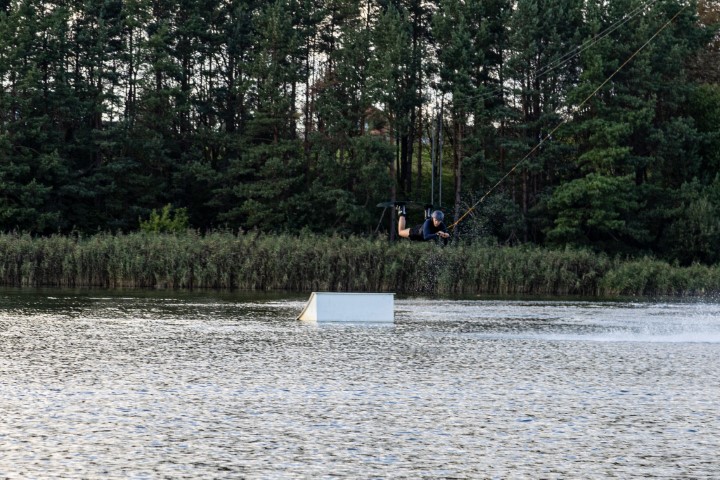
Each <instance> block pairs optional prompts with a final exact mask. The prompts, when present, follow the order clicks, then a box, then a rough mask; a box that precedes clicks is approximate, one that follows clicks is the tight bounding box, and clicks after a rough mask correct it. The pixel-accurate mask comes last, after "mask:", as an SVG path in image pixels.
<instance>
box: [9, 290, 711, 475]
mask: <svg viewBox="0 0 720 480" xmlns="http://www.w3.org/2000/svg"><path fill="white" fill-rule="evenodd" d="M304 300H305V298H297V297H295V298H283V297H255V298H253V297H244V296H233V295H211V294H202V295H198V294H177V295H176V294H167V293H163V292H152V293H151V292H142V293H132V294H125V295H122V294H108V293H101V294H98V293H93V292H81V293H76V292H71V293H67V292H49V293H48V292H43V293H42V294H41V295H36V294H28V293H27V292H17V291H8V292H0V305H1V306H0V400H1V403H0V408H1V409H2V418H3V421H2V422H1V423H0V476H2V477H10V478H18V477H31V478H40V477H42V478H48V477H49V478H100V477H102V478H128V477H132V478H158V477H160V478H162V477H168V478H327V477H346V478H448V477H451V478H540V477H542V478H600V477H613V476H615V477H624V478H627V477H639V476H646V477H667V478H682V477H687V478H712V477H713V476H715V475H716V473H717V467H718V464H717V460H716V451H717V450H718V447H719V446H720V445H718V443H720V441H719V440H718V439H719V438H720V436H718V431H719V429H720V410H719V409H718V407H717V398H718V394H720V388H719V387H718V386H717V377H718V373H720V372H719V371H718V370H719V367H718V366H719V365H720V362H719V360H720V344H719V342H718V339H719V338H720V335H718V333H719V330H718V329H719V323H720V315H719V313H720V306H719V305H718V304H713V303H708V302H706V303H672V302H664V303H641V302H634V303H633V302H624V303H623V302H615V303H600V302H540V301H532V302H526V301H494V300H493V301H448V300H436V299H427V300H426V299H398V301H397V302H396V310H397V313H396V322H395V324H394V325H391V326H382V325H347V324H322V325H308V324H303V323H300V322H296V321H295V320H294V318H295V316H296V315H297V314H298V313H299V311H300V310H301V308H302V306H303V303H304Z"/></svg>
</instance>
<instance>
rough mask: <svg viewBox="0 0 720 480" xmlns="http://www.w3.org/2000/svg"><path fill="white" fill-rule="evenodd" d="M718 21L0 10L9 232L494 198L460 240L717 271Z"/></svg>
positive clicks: (645, 10)
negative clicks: (436, 170)
mask: <svg viewBox="0 0 720 480" xmlns="http://www.w3.org/2000/svg"><path fill="white" fill-rule="evenodd" d="M719 11H720V7H718V6H717V2H709V1H708V2H700V4H697V3H695V2H692V1H691V2H680V1H666V0H645V1H636V0H613V1H612V2H591V1H583V0H516V1H510V0H427V1H421V0H275V1H266V0H242V1H234V0H125V1H122V0H104V1H81V0H62V1H59V0H58V1H42V2H41V1H37V0H0V87H1V90H0V230H4V231H20V232H29V233H31V234H40V235H47V234H55V233H70V232H80V233H88V232H98V231H124V232H130V231H133V230H136V229H138V227H139V223H140V220H142V219H147V218H148V216H149V215H150V213H151V211H153V210H155V209H158V210H159V209H161V208H162V207H163V206H165V205H172V206H173V207H174V208H176V209H184V210H182V212H183V215H185V214H187V218H188V221H189V226H190V227H192V228H195V229H198V230H200V231H208V230H210V229H218V228H220V229H223V228H228V229H233V230H237V229H242V230H246V231H247V230H252V229H258V230H260V231H265V232H286V233H289V232H298V231H301V230H303V229H309V230H311V231H314V232H318V233H324V234H327V233H331V232H332V233H342V234H346V233H355V234H365V233H369V232H372V231H374V230H376V227H377V226H378V222H379V219H380V213H381V212H380V210H379V209H377V208H375V204H376V203H377V202H380V201H384V200H387V199H390V198H409V199H415V200H420V201H429V200H430V199H434V200H435V203H436V204H438V203H442V206H443V208H445V210H446V211H447V212H448V214H449V217H450V218H453V217H454V218H458V217H459V216H460V215H461V214H463V213H465V212H466V211H467V210H468V209H469V208H470V206H472V205H474V204H475V202H476V201H477V200H479V199H480V198H482V197H483V195H484V194H485V193H486V192H488V191H489V190H491V189H492V187H493V186H494V185H496V184H497V183H498V182H499V181H500V180H501V179H503V180H502V181H501V182H500V183H499V185H498V187H497V188H494V189H492V193H491V194H490V195H488V196H487V198H486V199H485V200H484V201H483V202H481V203H480V204H478V205H477V208H475V209H474V210H472V212H471V215H468V216H467V217H466V219H464V220H463V222H462V223H460V224H459V226H458V227H457V228H456V229H455V233H456V234H457V236H458V237H459V239H470V240H474V239H478V238H480V239H483V240H484V241H489V242H491V243H502V244H507V243H514V242H517V243H534V244H538V245H547V246H564V245H571V246H578V247H591V248H594V249H597V250H600V251H604V252H608V253H610V254H623V255H624V254H627V255H644V254H653V255H656V256H660V257H662V258H664V259H668V260H672V261H678V262H680V263H681V264H690V263H692V262H705V263H714V262H717V261H718V260H720V176H718V173H719V172H720V84H719V82H720V74H719V73H718V65H720V55H719V54H718V41H717V36H716V32H717V30H716V28H715V25H716V24H717V22H718V12H719ZM646 42H649V43H647V46H646V47H645V48H643V49H641V47H642V46H643V45H644V44H646ZM627 60H630V61H629V62H627V64H625V62H626V61H627ZM621 67H622V68H621ZM604 82H605V83H604ZM598 88H599V90H598V91H597V93H595V94H593V92H595V90H596V89H598ZM542 140H544V141H542ZM541 141H542V143H540V142H541ZM538 144H540V146H539V148H535V149H534V147H536V146H538ZM440 147H442V148H440ZM441 158H442V162H443V168H442V172H441V173H442V178H443V182H442V183H440V182H434V183H435V189H433V191H432V192H431V184H432V182H431V177H434V176H431V164H432V162H431V159H435V160H437V161H439V160H440V159H441ZM513 167H515V168H513ZM508 172H511V173H510V174H509V175H507V177H506V178H504V177H505V175H506V174H508ZM439 185H442V187H443V188H442V195H443V197H442V198H441V197H440V190H439ZM385 219H386V220H387V216H386V217H385ZM391 225H392V224H391V223H390V222H384V223H383V224H382V226H381V227H382V228H383V229H388V228H389V226H391Z"/></svg>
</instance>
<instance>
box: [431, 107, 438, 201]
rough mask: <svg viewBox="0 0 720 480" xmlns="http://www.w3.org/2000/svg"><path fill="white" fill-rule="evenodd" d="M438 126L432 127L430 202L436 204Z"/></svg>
mask: <svg viewBox="0 0 720 480" xmlns="http://www.w3.org/2000/svg"><path fill="white" fill-rule="evenodd" d="M435 111H436V112H437V103H435ZM436 134H437V127H436V126H435V125H433V128H432V152H431V153H430V165H431V166H430V203H431V204H433V205H435V154H436V151H437V137H436Z"/></svg>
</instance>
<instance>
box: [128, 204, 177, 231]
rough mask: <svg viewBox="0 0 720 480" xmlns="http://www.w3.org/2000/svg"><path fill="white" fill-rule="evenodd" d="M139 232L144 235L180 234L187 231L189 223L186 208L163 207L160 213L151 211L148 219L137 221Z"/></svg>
mask: <svg viewBox="0 0 720 480" xmlns="http://www.w3.org/2000/svg"><path fill="white" fill-rule="evenodd" d="M139 222H140V230H141V231H143V232H145V233H181V232H184V231H186V230H187V229H188V227H189V221H188V214H187V209H186V208H173V206H172V205H170V204H167V205H165V206H164V207H163V208H162V210H161V211H160V212H158V211H156V210H153V211H152V212H150V218H148V219H147V220H142V219H140V220H139Z"/></svg>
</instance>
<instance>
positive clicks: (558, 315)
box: [398, 299, 720, 343]
mask: <svg viewBox="0 0 720 480" xmlns="http://www.w3.org/2000/svg"><path fill="white" fill-rule="evenodd" d="M398 309H399V310H400V312H399V315H398V317H399V318H400V319H407V320H408V322H409V323H418V324H426V325H429V326H432V328H431V330H432V331H435V332H437V333H440V332H438V330H440V331H443V334H445V335H447V334H450V335H452V334H454V333H456V334H462V335H471V336H476V337H481V338H503V339H508V338H517V339H530V340H547V341H589V342H648V343H652V342H654V343H658V342H665V343H720V304H718V303H708V302H699V301H698V302H691V301H679V302H675V303H670V302H662V303H657V302H651V301H648V302H611V301H608V302H597V301H592V302H577V301H532V300H530V301H522V300H511V301H507V300H459V301H451V300H439V301H438V300H429V299H425V300H423V299H413V300H404V301H400V302H399V304H398ZM438 313H440V314H441V315H440V316H438ZM438 317H440V318H441V320H438ZM448 327H449V328H448Z"/></svg>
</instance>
